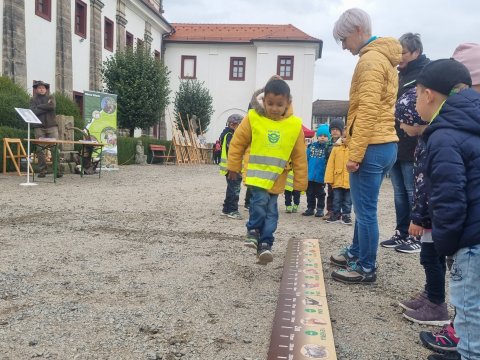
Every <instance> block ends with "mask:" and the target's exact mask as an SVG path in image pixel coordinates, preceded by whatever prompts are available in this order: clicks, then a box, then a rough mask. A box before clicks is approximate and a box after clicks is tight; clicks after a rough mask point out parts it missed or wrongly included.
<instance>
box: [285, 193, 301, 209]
mask: <svg viewBox="0 0 480 360" xmlns="http://www.w3.org/2000/svg"><path fill="white" fill-rule="evenodd" d="M292 198H293V203H294V204H295V205H299V204H300V191H298V190H293V191H290V190H285V206H291V205H292Z"/></svg>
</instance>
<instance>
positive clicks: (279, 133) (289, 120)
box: [227, 79, 308, 264]
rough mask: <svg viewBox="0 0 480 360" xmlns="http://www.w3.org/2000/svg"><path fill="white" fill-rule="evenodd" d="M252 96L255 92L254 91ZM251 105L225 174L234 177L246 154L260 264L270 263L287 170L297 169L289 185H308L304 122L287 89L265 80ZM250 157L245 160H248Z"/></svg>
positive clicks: (252, 235)
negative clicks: (297, 112)
mask: <svg viewBox="0 0 480 360" xmlns="http://www.w3.org/2000/svg"><path fill="white" fill-rule="evenodd" d="M254 95H256V94H254ZM252 104H253V108H252V109H250V110H249V112H248V115H247V116H246V117H245V119H243V121H242V122H241V123H240V126H239V127H238V128H237V130H236V131H235V134H234V136H233V138H232V141H231V143H230V151H229V153H228V161H227V169H228V175H227V176H228V177H230V178H236V177H237V176H238V175H237V174H238V172H240V171H241V170H242V161H243V160H244V155H245V153H246V152H247V149H248V148H249V147H250V154H249V156H248V157H245V163H244V166H245V169H246V174H245V183H246V184H247V185H248V186H250V187H251V191H252V197H251V200H250V208H249V220H248V222H247V225H246V226H247V240H246V242H245V245H246V246H248V247H253V248H255V249H257V257H258V260H259V263H260V264H267V263H269V262H272V261H273V254H272V245H273V242H274V239H275V238H274V235H273V234H274V232H275V230H276V229H277V224H278V207H277V199H278V194H281V193H283V191H284V189H285V183H286V180H287V175H288V172H289V171H290V166H289V160H291V167H292V168H293V170H294V172H295V178H294V183H293V187H294V189H295V190H299V191H304V190H306V188H307V184H308V179H307V158H306V155H305V154H306V149H305V139H304V136H303V131H302V120H301V119H300V118H298V117H296V116H294V115H293V110H292V106H291V104H292V100H291V96H290V87H289V86H288V84H287V83H286V82H285V81H283V80H280V79H274V80H270V81H269V82H267V84H266V85H265V88H264V92H263V95H262V94H260V95H258V97H255V96H254V99H252ZM247 158H248V160H247Z"/></svg>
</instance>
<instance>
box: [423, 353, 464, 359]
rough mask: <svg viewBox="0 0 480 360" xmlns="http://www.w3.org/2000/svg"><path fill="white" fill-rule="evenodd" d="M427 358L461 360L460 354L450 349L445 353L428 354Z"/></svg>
mask: <svg viewBox="0 0 480 360" xmlns="http://www.w3.org/2000/svg"><path fill="white" fill-rule="evenodd" d="M427 360H462V356H461V355H460V354H459V353H458V352H456V351H452V352H450V353H446V354H430V355H428V357H427Z"/></svg>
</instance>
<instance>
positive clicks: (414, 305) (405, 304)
mask: <svg viewBox="0 0 480 360" xmlns="http://www.w3.org/2000/svg"><path fill="white" fill-rule="evenodd" d="M427 300H428V298H427V292H426V291H425V290H424V291H422V292H420V293H418V294H417V295H415V296H414V297H412V298H411V299H408V300H403V301H399V302H398V306H400V307H401V308H403V309H405V310H417V309H420V308H421V307H422V306H423V304H424V303H425V301H427Z"/></svg>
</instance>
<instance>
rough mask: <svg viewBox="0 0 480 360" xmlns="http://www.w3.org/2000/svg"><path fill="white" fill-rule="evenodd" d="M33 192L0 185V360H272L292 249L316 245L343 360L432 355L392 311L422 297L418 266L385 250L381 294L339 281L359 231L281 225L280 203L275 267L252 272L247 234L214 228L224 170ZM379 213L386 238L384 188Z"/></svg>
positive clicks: (127, 171) (116, 174) (289, 221)
mask: <svg viewBox="0 0 480 360" xmlns="http://www.w3.org/2000/svg"><path fill="white" fill-rule="evenodd" d="M39 180H45V181H50V180H51V175H50V176H47V178H46V179H39ZM24 181H25V178H19V177H17V176H3V175H0V186H1V189H2V190H1V194H2V195H1V199H2V200H1V203H2V211H1V215H0V217H1V223H0V358H1V359H28V358H49V359H164V360H173V359H184V360H193V359H198V360H206V359H208V360H214V359H218V360H230V359H231V360H234V359H235V360H237V359H240V360H255V359H258V360H260V359H266V357H267V351H268V346H269V340H270V332H271V326H272V321H273V316H274V312H275V308H276V301H277V296H278V290H279V285H280V280H281V274H282V269H283V258H284V254H285V250H286V245H287V242H288V240H289V239H290V238H300V239H302V238H318V239H319V241H320V249H321V252H322V261H323V267H324V272H325V279H326V287H327V293H328V300H329V308H330V314H331V317H332V325H333V331H334V335H335V343H336V346H337V356H338V359H345V360H354V359H355V360H357V359H360V360H362V359H365V360H370V359H372V360H373V359H382V360H384V359H425V358H426V356H427V354H428V353H429V352H428V351H427V350H426V349H424V348H423V347H422V346H421V343H420V341H419V338H418V332H419V331H420V330H423V329H426V328H425V327H422V326H418V325H414V324H411V323H409V322H408V321H406V320H404V319H403V318H402V316H401V311H400V308H399V307H398V306H397V305H396V303H397V301H398V300H401V299H403V298H405V297H406V296H409V295H410V294H412V293H413V292H415V291H417V290H418V289H420V288H421V287H422V285H423V279H424V275H423V271H422V269H421V267H420V265H419V263H418V254H416V255H404V254H398V253H395V251H392V250H388V249H383V248H380V250H379V259H378V260H379V265H380V268H379V272H378V274H379V277H378V281H377V283H376V284H375V285H370V286H368V285H350V286H349V285H344V284H340V283H337V282H334V281H332V280H331V278H330V272H331V271H332V267H331V266H330V265H329V263H328V258H329V256H330V254H331V253H332V252H335V251H337V250H338V249H339V248H340V247H341V246H343V245H345V244H347V243H349V241H350V240H351V237H352V233H353V229H352V227H351V226H346V225H341V224H327V223H325V222H324V221H322V220H320V219H318V218H313V217H311V218H305V217H302V216H301V215H300V214H285V213H284V206H283V197H280V198H279V205H280V206H279V209H280V212H281V215H280V222H279V228H278V230H277V234H276V235H277V240H276V244H275V247H274V255H275V259H274V262H273V263H272V264H269V265H268V266H260V265H256V264H255V262H256V259H255V255H254V253H253V252H252V250H251V249H247V248H244V247H243V245H242V243H243V236H244V234H245V226H244V225H245V224H244V223H245V222H244V221H239V220H232V219H228V218H224V217H221V216H219V213H220V210H221V203H222V202H223V196H224V191H225V180H224V179H223V178H222V177H221V176H219V175H218V171H217V168H216V167H215V166H212V165H197V166H162V165H147V166H133V165H132V166H125V167H120V170H119V171H112V172H104V173H102V178H101V179H98V177H95V176H86V177H84V178H80V177H79V176H78V175H65V176H64V178H62V179H59V181H58V183H57V185H54V184H52V183H46V182H42V183H39V185H38V186H32V187H24V186H19V183H21V182H24ZM244 191H245V190H244V188H243V189H242V195H241V202H242V203H243V195H244ZM305 203H306V200H305V197H302V203H301V208H302V209H304V208H305ZM379 209H380V211H379V213H380V233H381V238H382V239H385V238H387V237H390V236H391V235H392V231H393V228H394V223H395V212H394V206H393V192H392V187H391V184H390V181H388V180H387V181H385V182H384V185H383V188H382V192H381V199H380V204H379ZM241 211H242V212H243V214H244V215H245V217H246V215H247V212H246V211H243V209H242V210H241Z"/></svg>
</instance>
